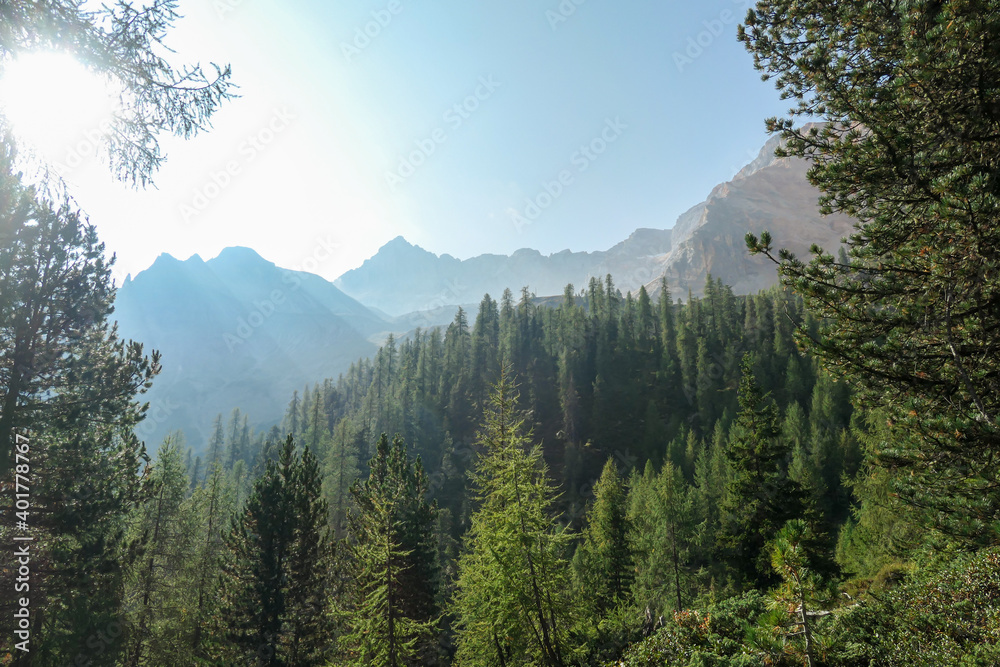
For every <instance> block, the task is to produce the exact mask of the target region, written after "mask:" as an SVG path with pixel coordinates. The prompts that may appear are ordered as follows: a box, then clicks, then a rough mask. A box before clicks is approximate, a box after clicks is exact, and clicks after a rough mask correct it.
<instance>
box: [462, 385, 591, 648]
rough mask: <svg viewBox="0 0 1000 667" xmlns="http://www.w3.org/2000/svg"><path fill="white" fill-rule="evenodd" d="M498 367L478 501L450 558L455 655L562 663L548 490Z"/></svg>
mask: <svg viewBox="0 0 1000 667" xmlns="http://www.w3.org/2000/svg"><path fill="white" fill-rule="evenodd" d="M516 401H517V391H516V389H515V386H514V383H513V381H512V379H511V377H510V375H509V371H508V369H506V368H505V369H504V370H503V372H502V373H501V377H500V380H499V381H498V382H497V384H496V386H495V387H494V391H493V395H492V397H491V400H490V403H489V404H488V405H487V406H486V410H485V415H484V418H483V426H482V429H481V431H480V433H479V438H478V446H479V447H480V448H481V450H482V452H481V454H480V456H479V459H478V461H477V463H476V469H475V473H474V475H473V483H474V487H475V499H476V502H477V505H478V509H476V511H475V512H474V513H473V515H472V525H471V528H470V529H469V532H468V533H467V535H466V540H465V552H464V553H463V554H462V556H461V557H460V559H459V576H458V583H457V591H456V595H455V603H454V607H453V612H454V613H455V615H456V616H457V620H456V625H457V642H458V653H457V656H456V664H459V665H478V664H484V663H485V664H500V665H515V664H521V663H523V662H524V661H525V660H528V659H530V660H533V661H535V662H536V663H537V664H540V665H546V666H547V667H561V666H562V665H566V664H569V663H570V662H571V660H572V657H573V655H574V646H573V642H572V637H571V636H570V629H571V627H572V625H573V621H574V614H575V609H576V603H575V601H574V599H573V597H572V595H571V592H570V582H569V576H568V575H569V562H568V559H567V554H566V549H567V545H568V541H569V540H570V537H571V536H570V535H569V533H568V532H566V531H565V530H563V529H561V528H560V527H558V526H557V524H556V523H555V522H554V520H553V516H552V514H553V509H554V508H553V504H554V501H555V498H556V494H555V490H554V489H553V487H552V485H551V482H550V481H549V480H548V477H547V475H546V470H545V466H544V464H543V462H542V454H541V450H540V449H539V447H537V446H531V445H530V440H529V438H528V436H527V435H525V433H524V418H523V417H521V416H519V414H518V413H517V407H516Z"/></svg>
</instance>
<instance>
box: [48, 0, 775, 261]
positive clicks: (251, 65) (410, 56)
mask: <svg viewBox="0 0 1000 667" xmlns="http://www.w3.org/2000/svg"><path fill="white" fill-rule="evenodd" d="M577 1H578V2H579V0H577ZM747 4H748V3H747V2H746V1H745V0H738V1H736V2H734V1H733V0H708V1H702V2H697V3H695V2H662V1H656V0H636V1H634V2H628V3H617V2H611V1H610V0H584V1H583V2H581V3H580V4H576V3H575V2H574V1H573V0H564V1H563V2H561V3H560V1H559V0H504V1H503V2H500V1H499V0H491V1H485V2H468V1H467V0H465V1H460V0H435V1H434V2H427V1H424V2H417V1H416V0H392V1H390V0H374V1H372V0H366V1H352V2H329V1H328V0H283V1H281V2H279V1H278V0H187V2H182V3H181V10H182V13H184V14H185V18H184V19H183V21H182V22H181V23H180V24H179V25H178V27H177V29H176V31H175V35H174V37H173V39H172V40H170V42H169V43H170V44H171V45H172V46H174V47H175V48H176V49H177V50H178V60H192V59H197V60H201V61H203V62H205V61H210V60H212V61H216V62H230V63H231V64H232V66H233V75H234V79H235V81H236V82H237V83H239V84H240V85H241V91H240V92H241V93H242V95H243V97H242V98H241V99H239V100H237V101H236V102H234V103H232V104H231V105H229V107H228V108H226V109H225V110H224V111H222V112H220V113H219V114H218V116H217V119H216V122H215V129H214V130H213V131H212V133H211V134H208V135H204V136H202V137H199V138H197V139H195V140H194V141H191V142H174V141H171V142H169V143H168V145H167V148H168V150H169V154H170V160H169V162H168V164H167V166H166V167H165V168H164V169H163V170H162V171H161V172H160V174H159V175H158V176H157V178H156V182H157V186H158V189H156V190H149V191H146V192H139V193H135V192H130V191H128V190H127V188H125V187H124V186H121V185H119V184H114V183H111V182H110V181H109V179H108V178H107V176H106V175H105V170H102V169H101V168H100V166H99V165H96V164H91V162H92V160H89V159H88V156H87V155H86V153H87V151H85V150H84V151H82V152H81V151H78V152H79V153H80V156H79V158H78V159H79V161H80V162H81V163H82V164H81V166H75V163H76V161H77V159H73V160H72V161H73V162H74V166H72V167H71V168H69V167H68V168H67V169H66V171H67V177H68V178H69V180H70V182H71V185H72V187H74V189H75V190H74V191H75V192H76V194H77V196H78V198H79V200H80V202H81V203H82V204H83V205H84V207H85V208H86V209H87V210H88V211H89V212H90V214H91V217H92V220H93V221H94V222H95V223H96V224H97V226H98V230H99V232H100V233H101V235H102V238H104V240H105V241H106V242H107V244H108V247H109V249H110V250H113V251H115V252H117V254H118V256H119V273H120V275H124V273H125V272H126V271H130V272H133V273H134V272H136V271H138V270H141V269H143V268H145V267H146V266H148V265H149V264H150V263H151V262H152V260H153V259H154V258H155V257H156V255H157V254H159V253H160V252H170V253H171V254H173V255H175V256H179V257H181V258H186V257H188V256H189V255H191V254H193V253H199V254H201V256H202V257H203V258H206V259H207V258H209V257H212V256H214V255H215V254H217V253H218V251H219V250H220V249H221V248H223V247H225V246H228V245H247V246H250V247H252V248H254V249H256V250H257V251H258V252H259V253H260V254H262V255H263V256H264V257H266V258H268V259H271V260H272V261H275V262H277V263H278V264H282V265H285V266H295V267H299V268H306V269H311V270H314V271H315V272H317V273H320V274H321V275H324V276H325V277H327V278H331V279H332V278H335V277H336V276H338V275H339V274H340V273H342V272H343V271H345V270H347V269H350V268H353V267H354V266H357V265H358V264H360V263H361V261H363V260H364V259H365V258H366V257H368V256H370V255H371V254H373V253H374V252H375V251H376V250H377V248H378V247H379V246H380V245H382V244H383V243H385V242H386V241H388V240H389V239H391V238H392V237H394V236H396V235H399V234H402V235H404V236H405V237H406V238H407V239H409V240H410V241H412V242H414V243H417V244H419V245H421V246H423V247H425V248H427V249H428V250H432V251H434V252H438V253H445V252H446V253H449V254H452V255H454V256H457V257H462V258H464V257H469V256H472V255H476V254H480V253H486V252H494V253H509V252H512V251H514V250H516V249H517V248H520V247H532V248H537V249H539V250H541V251H542V252H545V253H549V252H556V251H559V250H562V249H564V248H570V249H572V250H601V249H606V248H607V247H609V246H611V245H613V244H614V243H616V242H618V241H620V240H622V239H624V238H625V237H626V236H628V234H629V233H630V232H632V231H633V230H634V229H635V228H637V227H658V228H667V227H671V226H672V225H673V224H674V221H675V220H676V218H677V216H678V215H679V214H680V213H682V212H683V211H684V210H686V209H687V208H689V207H690V206H692V205H694V204H695V203H697V202H699V201H701V200H702V199H704V197H705V196H706V195H707V194H708V192H709V190H710V189H711V188H712V187H713V186H714V185H716V184H717V183H719V182H722V181H725V180H727V179H729V178H730V177H731V176H732V175H733V174H734V173H735V172H736V171H737V170H738V169H739V168H740V167H741V166H742V165H743V164H745V163H746V162H748V161H750V160H751V159H752V158H753V157H754V156H755V154H756V152H757V151H758V149H759V148H760V147H761V145H762V144H763V143H764V141H765V140H766V138H767V137H766V134H765V132H764V118H765V117H767V116H769V115H775V114H781V113H782V112H783V111H784V110H785V108H786V107H787V103H784V102H782V101H780V100H779V98H778V94H777V92H776V91H775V90H774V89H773V87H772V86H771V84H770V83H763V82H761V80H760V77H759V74H758V73H757V72H756V71H754V69H753V67H752V64H751V59H750V57H749V55H748V54H747V53H746V52H745V50H744V49H743V46H742V45H741V44H740V43H739V42H737V41H736V25H737V23H738V22H739V21H740V20H742V18H743V16H744V15H745V13H746V9H747ZM571 9H572V12H571V11H570V10H571ZM379 20H381V24H380V23H379ZM366 29H367V33H368V34H367V35H365V31H366ZM716 33H717V34H716ZM359 35H361V36H360V37H359ZM696 44H697V46H695V45H696ZM455 105H459V108H458V109H456V108H455ZM254 137H255V138H256V141H253V140H251V138H254ZM70 145H71V146H72V145H76V146H80V142H79V141H76V142H75V144H73V143H71V144H70ZM83 147H84V148H86V146H83ZM581 147H589V148H588V150H587V151H581ZM431 148H433V151H431ZM414 151H417V153H414ZM71 154H72V149H65V150H62V152H59V151H56V157H57V158H58V157H59V156H62V158H63V159H62V160H61V162H62V163H64V166H65V163H66V162H67V161H68V160H69V159H70V156H71ZM401 160H405V161H406V162H405V163H404V164H403V165H402V166H401V163H400V161H401ZM227 167H231V169H230V171H231V172H232V173H229V174H226V173H224V172H226V170H227ZM411 167H412V168H413V169H412V173H410V168H411ZM389 174H394V175H395V176H388V175H389ZM560 177H561V178H562V180H563V182H562V183H559V180H560ZM546 184H548V192H546ZM553 194H554V195H555V196H552V195H553ZM531 200H534V202H535V203H536V205H537V204H542V205H545V208H542V206H539V208H538V211H537V212H538V213H539V214H538V215H537V217H534V219H529V217H527V216H528V214H533V213H535V212H536V211H533V210H532V207H531V206H529V202H530V201H531ZM514 214H517V216H520V217H517V216H515V215H514ZM518 221H519V222H518Z"/></svg>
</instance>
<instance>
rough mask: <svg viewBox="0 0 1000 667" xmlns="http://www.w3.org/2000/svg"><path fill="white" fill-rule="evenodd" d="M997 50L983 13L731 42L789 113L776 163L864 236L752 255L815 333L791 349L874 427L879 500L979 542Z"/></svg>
mask: <svg viewBox="0 0 1000 667" xmlns="http://www.w3.org/2000/svg"><path fill="white" fill-rule="evenodd" d="M998 37H1000V12H998V5H997V3H996V2H995V1H993V0H974V1H968V0H961V1H958V0H954V1H933V2H931V1H921V2H905V3H850V2H835V3H830V2H822V1H819V0H810V1H806V2H800V1H798V0H768V1H765V2H760V3H758V4H757V5H756V7H755V8H754V9H752V10H750V11H749V12H748V14H747V18H746V26H744V27H741V29H740V38H741V39H742V40H743V41H744V42H745V43H746V45H747V48H748V49H749V50H750V52H751V53H752V54H753V57H754V61H755V63H756V66H757V67H758V69H760V70H762V71H763V72H764V76H765V77H774V78H775V81H776V84H777V87H778V88H779V89H780V90H781V91H782V94H783V96H785V97H787V98H790V99H793V100H794V101H795V103H796V106H795V107H794V108H793V109H792V110H791V116H790V117H789V118H785V119H771V120H770V121H768V122H769V126H770V128H771V130H772V131H775V132H779V133H780V134H781V135H782V136H783V138H784V139H785V141H786V143H785V146H784V147H783V148H782V149H781V151H779V152H780V154H782V155H797V156H804V157H808V158H810V159H811V160H812V164H811V167H810V171H809V178H810V180H811V181H812V183H814V184H815V185H817V186H818V187H819V188H820V189H821V190H822V191H823V196H822V198H821V204H822V206H823V208H824V210H826V211H839V212H843V213H846V214H849V215H852V216H854V217H855V218H856V219H857V220H858V221H859V224H858V227H857V230H856V231H855V233H854V234H852V235H851V236H850V238H848V239H847V249H846V252H843V253H840V256H839V257H834V255H833V254H831V253H830V252H829V249H827V250H823V249H821V248H815V247H814V248H813V251H812V255H813V256H812V258H811V259H810V260H809V261H808V262H806V261H802V260H800V259H798V258H796V257H794V256H793V255H792V254H790V253H788V252H786V251H784V250H782V251H781V252H780V253H777V255H778V256H777V257H774V254H772V252H773V251H772V247H771V238H770V236H769V235H767V236H765V235H761V238H760V239H757V238H756V237H754V236H753V235H748V237H747V242H748V245H749V247H750V248H751V250H752V251H753V252H761V253H765V254H767V255H768V256H769V257H771V258H772V259H774V261H776V262H778V264H779V270H780V273H781V275H782V281H783V283H784V284H785V285H788V286H790V287H792V288H793V289H795V290H796V291H797V292H798V293H799V294H801V295H802V296H803V297H804V298H805V300H806V303H807V305H808V307H809V309H810V311H812V313H813V314H814V316H816V317H817V318H822V321H823V322H825V324H824V325H823V326H821V327H820V331H818V332H816V334H815V335H810V332H809V331H807V330H805V329H802V330H800V333H799V340H800V341H801V342H802V343H803V344H805V345H806V346H807V347H808V348H809V349H810V350H811V351H812V352H813V353H814V354H816V355H817V356H819V357H820V358H821V359H822V360H823V362H824V364H825V365H826V366H828V367H829V368H831V369H832V370H833V371H834V374H835V375H836V376H838V377H839V376H845V377H846V378H847V379H849V380H850V381H851V382H852V384H853V385H854V387H855V388H856V390H857V394H856V399H857V402H858V404H859V405H865V406H866V407H869V408H878V409H879V410H880V412H881V413H882V414H883V416H884V419H885V420H886V424H887V426H888V428H887V429H885V430H884V431H883V432H881V433H879V437H877V438H873V439H871V440H869V441H868V442H867V443H866V450H867V457H868V459H869V461H870V462H871V463H872V464H873V465H876V466H878V467H880V468H882V469H883V470H886V471H888V472H889V473H891V474H890V476H889V477H887V478H886V479H885V482H886V483H887V484H888V485H889V486H890V493H892V494H893V495H894V496H896V497H898V498H899V499H900V501H902V502H903V503H905V504H906V505H907V506H909V507H910V508H911V510H912V511H917V512H920V513H922V515H923V518H922V519H921V521H926V522H929V523H932V524H933V525H935V526H936V527H937V528H938V529H939V530H941V531H943V532H945V533H946V534H949V535H952V536H953V537H955V538H957V539H961V540H967V541H971V542H973V543H976V544H984V543H992V542H995V540H996V526H997V525H998V521H1000V496H998V494H996V493H995V492H993V488H994V486H995V483H996V476H997V465H998V464H997V461H996V457H995V456H994V452H995V450H996V449H997V447H998V446H1000V338H998V337H997V336H996V330H997V328H998V326H1000V308H998V304H1000V290H998V286H1000V281H998V279H997V274H996V267H997V266H998V265H1000V228H998V226H997V225H996V224H994V222H995V220H996V219H997V217H998V215H1000V180H998V179H997V177H996V175H997V173H998V171H1000V169H998V167H1000V162H998V160H1000V157H998V156H1000V143H998V142H1000V133H998V131H997V130H998V129H1000V117H998V115H997V113H996V105H995V101H994V99H993V96H992V94H987V93H984V92H983V91H995V90H997V89H998V87H1000V58H998V54H1000V52H998V50H997V44H998V42H1000V40H998ZM796 117H805V118H807V119H810V120H811V119H813V118H817V117H818V118H823V119H825V120H826V121H827V122H826V123H825V124H822V125H812V124H810V125H806V126H804V127H801V128H799V129H793V126H792V121H793V119H794V118H796Z"/></svg>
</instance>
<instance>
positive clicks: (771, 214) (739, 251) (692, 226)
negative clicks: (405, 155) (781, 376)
mask: <svg viewBox="0 0 1000 667" xmlns="http://www.w3.org/2000/svg"><path fill="white" fill-rule="evenodd" d="M778 145H779V139H778V138H777V137H775V138H772V139H771V140H769V141H768V142H767V143H766V144H765V145H764V147H763V148H762V149H761V151H760V154H759V155H758V156H757V158H756V159H755V160H754V161H753V162H751V163H750V164H748V165H747V166H746V167H744V168H743V169H742V170H740V172H739V173H738V174H736V176H734V177H733V179H732V180H731V181H729V182H726V183H722V184H720V185H718V186H716V187H715V188H714V189H713V190H712V191H711V193H709V195H708V198H707V199H706V200H705V201H703V202H701V203H699V204H697V205H696V206H694V207H692V208H691V209H690V210H688V211H687V212H685V213H684V214H683V215H681V216H680V217H679V218H678V219H677V222H676V223H675V224H674V226H673V228H671V229H639V230H636V231H635V232H634V233H633V234H632V235H631V236H629V238H628V239H626V240H625V241H622V242H621V243H619V244H618V245H616V246H614V247H613V248H611V249H609V250H606V251H602V252H590V253H587V252H570V251H568V250H564V251H562V252H558V253H555V254H553V255H547V256H546V255H542V254H541V253H539V252H538V251H536V250H527V249H522V250H518V251H517V252H515V253H514V254H513V255H510V256H505V255H480V256H478V257H473V258H471V259H467V260H458V259H456V258H454V257H452V256H450V255H440V256H439V255H435V254H434V253H431V252H428V251H426V250H424V249H423V248H420V247H418V246H414V245H412V244H410V243H408V242H407V241H406V240H405V239H403V238H402V237H397V238H395V239H393V240H392V241H390V242H389V243H387V244H386V245H384V246H383V247H382V248H381V249H380V250H379V251H378V253H376V254H375V256H374V257H372V258H371V259H369V260H367V261H365V262H364V264H362V265H361V266H360V267H359V268H357V269H354V270H352V271H348V272H347V273H345V274H344V275H342V276H341V277H340V278H338V279H337V280H336V281H335V284H336V285H337V286H338V287H340V288H341V289H342V290H343V291H344V292H346V293H347V294H349V295H351V296H353V297H354V298H356V299H358V300H359V301H361V302H362V303H365V304H366V305H368V306H370V307H373V308H378V309H380V310H382V311H384V312H386V313H389V314H391V315H393V316H395V318H396V320H397V321H400V320H402V321H407V322H409V321H416V322H419V321H421V319H422V318H421V317H420V316H419V315H418V314H416V313H411V314H410V315H408V316H405V317H400V316H401V315H402V314H403V313H408V312H411V311H435V312H436V313H438V314H441V313H442V312H443V310H442V309H443V307H446V306H455V305H458V304H470V303H477V302H478V301H479V300H480V299H481V298H482V295H483V294H485V293H489V294H490V295H491V296H493V297H494V298H497V297H499V295H500V294H501V293H502V292H503V290H504V288H506V287H509V288H511V289H512V290H514V291H515V292H516V291H518V290H520V288H521V287H522V286H524V285H527V286H528V287H529V288H530V289H531V291H533V292H534V293H535V294H537V295H539V296H552V295H558V294H561V293H562V291H563V288H564V287H565V286H566V284H567V283H573V284H574V285H575V286H576V287H577V288H578V289H579V288H582V287H584V286H585V285H586V283H587V282H588V280H589V278H590V277H591V276H597V277H603V276H604V275H605V274H607V273H610V274H611V275H612V276H613V277H614V279H615V283H616V284H617V285H618V287H619V288H620V289H621V290H622V291H623V292H624V291H629V290H631V291H635V290H637V289H638V288H639V286H640V285H643V284H645V285H646V286H647V289H649V290H650V291H651V292H652V293H653V294H655V293H657V292H658V291H659V284H660V280H661V278H662V277H664V276H665V277H666V278H667V280H668V281H669V283H670V286H671V290H672V291H673V292H674V294H675V295H676V296H678V297H681V298H686V296H687V292H688V290H689V289H690V290H691V292H692V293H693V294H695V295H700V294H701V292H702V290H703V289H704V285H705V277H706V276H707V275H708V274H709V273H711V274H712V275H713V277H717V278H721V279H722V280H723V282H725V283H727V284H729V285H732V287H733V289H734V291H735V292H736V293H738V294H748V293H753V292H756V291H758V290H760V289H764V288H766V287H769V286H771V285H773V284H775V283H776V282H777V279H778V277H777V272H776V271H775V267H774V265H773V264H771V263H770V262H768V261H767V260H765V259H763V258H759V257H751V256H750V255H749V254H748V253H747V251H746V247H745V245H744V242H743V237H744V236H745V235H746V233H747V232H748V231H752V232H754V233H760V231H761V230H764V229H767V230H769V231H770V232H771V234H772V236H773V238H774V240H775V244H776V245H778V246H780V247H787V248H789V249H791V250H793V251H795V252H797V253H799V254H802V255H805V254H806V253H807V251H808V249H809V246H810V245H812V244H813V243H818V244H819V245H821V246H823V247H825V248H827V249H829V250H833V249H835V248H836V247H837V246H839V245H840V240H841V238H843V237H845V236H847V235H849V234H850V232H851V230H852V227H853V220H852V219H851V218H849V217H847V216H844V215H831V216H822V215H820V213H819V206H818V198H819V191H818V190H816V189H815V188H814V187H813V186H812V185H810V184H809V182H808V180H807V179H806V171H807V169H808V164H807V163H806V162H805V161H804V160H801V159H794V158H783V159H778V158H776V157H775V156H774V149H775V148H777V147H778ZM423 319H428V318H423ZM435 322H436V320H435Z"/></svg>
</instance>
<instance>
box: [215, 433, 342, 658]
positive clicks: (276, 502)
mask: <svg viewBox="0 0 1000 667" xmlns="http://www.w3.org/2000/svg"><path fill="white" fill-rule="evenodd" d="M326 512H327V509H326V503H325V502H324V501H323V499H322V497H321V493H320V480H319V475H318V472H317V465H316V460H315V458H314V457H313V456H312V454H311V452H310V451H309V449H308V448H307V449H305V450H304V451H303V453H302V456H301V457H297V456H296V455H295V444H294V441H293V439H292V437H291V436H289V437H288V438H287V439H286V440H285V444H284V447H282V450H281V454H280V456H279V458H278V462H277V463H276V464H275V463H274V462H269V463H268V465H267V468H266V470H265V471H264V474H263V475H262V476H261V477H260V478H259V479H258V480H257V481H256V483H255V484H254V487H253V492H252V493H251V495H250V498H248V499H247V502H246V505H245V506H244V508H243V511H242V512H241V513H240V514H239V515H237V516H236V517H234V519H233V526H232V528H231V530H230V531H229V533H228V534H227V535H226V538H225V542H226V546H227V548H228V550H229V559H228V560H227V561H226V563H225V565H224V570H223V585H222V597H223V610H222V618H223V619H224V622H225V627H226V629H227V632H228V638H229V641H230V642H231V645H229V646H222V647H220V650H219V651H218V653H219V655H218V657H219V658H223V659H226V660H230V661H235V662H239V663H240V664H252V665H267V666H268V667H285V666H289V667H290V666H291V665H320V664H324V662H325V658H324V656H323V651H324V642H325V641H327V639H326V632H325V631H324V629H323V625H322V620H323V618H324V617H325V608H324V605H325V599H326V595H325V576H326V574H325V571H324V570H325V565H326V563H325V562H324V559H323V558H322V554H323V553H324V546H323V542H324V540H325V537H324V533H325V525H326Z"/></svg>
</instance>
